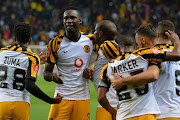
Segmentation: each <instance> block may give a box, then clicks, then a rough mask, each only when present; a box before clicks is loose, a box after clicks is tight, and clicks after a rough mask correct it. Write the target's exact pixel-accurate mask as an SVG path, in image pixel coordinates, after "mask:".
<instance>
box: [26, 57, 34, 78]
mask: <svg viewBox="0 0 180 120" xmlns="http://www.w3.org/2000/svg"><path fill="white" fill-rule="evenodd" d="M31 65H32V61H31V60H30V59H29V66H28V69H27V74H26V79H33V80H34V81H36V78H35V77H32V76H31Z"/></svg>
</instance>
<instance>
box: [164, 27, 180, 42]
mask: <svg viewBox="0 0 180 120" xmlns="http://www.w3.org/2000/svg"><path fill="white" fill-rule="evenodd" d="M165 34H166V35H167V36H168V38H169V39H170V40H171V41H172V42H173V43H177V44H178V43H180V40H179V36H178V35H177V34H176V33H175V32H174V31H170V30H168V32H165Z"/></svg>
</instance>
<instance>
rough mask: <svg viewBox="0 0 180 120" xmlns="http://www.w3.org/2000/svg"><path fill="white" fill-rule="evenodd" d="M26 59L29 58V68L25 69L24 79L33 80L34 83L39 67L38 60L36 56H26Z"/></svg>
mask: <svg viewBox="0 0 180 120" xmlns="http://www.w3.org/2000/svg"><path fill="white" fill-rule="evenodd" d="M28 57H29V66H28V69H27V74H26V78H27V79H33V80H34V81H36V78H37V74H38V71H39V66H40V58H39V56H38V55H36V54H33V55H28Z"/></svg>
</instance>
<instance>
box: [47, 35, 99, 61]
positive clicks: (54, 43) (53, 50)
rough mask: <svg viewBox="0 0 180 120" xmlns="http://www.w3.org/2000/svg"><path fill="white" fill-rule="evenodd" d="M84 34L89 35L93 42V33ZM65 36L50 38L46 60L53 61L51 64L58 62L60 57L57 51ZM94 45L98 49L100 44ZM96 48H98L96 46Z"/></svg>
mask: <svg viewBox="0 0 180 120" xmlns="http://www.w3.org/2000/svg"><path fill="white" fill-rule="evenodd" d="M84 36H86V37H88V38H89V39H90V40H91V41H92V43H93V38H92V36H93V35H92V34H87V35H84ZM63 38H64V36H62V35H59V36H57V37H55V38H54V39H52V40H50V42H49V44H48V47H47V50H46V55H47V60H46V62H48V63H51V64H55V63H56V60H57V58H58V56H57V51H58V50H59V48H60V44H61V42H62V40H63ZM94 47H97V49H98V46H96V45H94ZM94 49H96V48H94Z"/></svg>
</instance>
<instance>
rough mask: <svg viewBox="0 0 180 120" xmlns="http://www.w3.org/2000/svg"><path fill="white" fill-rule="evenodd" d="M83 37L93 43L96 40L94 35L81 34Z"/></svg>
mask: <svg viewBox="0 0 180 120" xmlns="http://www.w3.org/2000/svg"><path fill="white" fill-rule="evenodd" d="M81 35H82V36H84V37H86V38H88V39H90V40H91V41H92V42H93V40H94V39H93V34H92V33H83V32H81Z"/></svg>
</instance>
